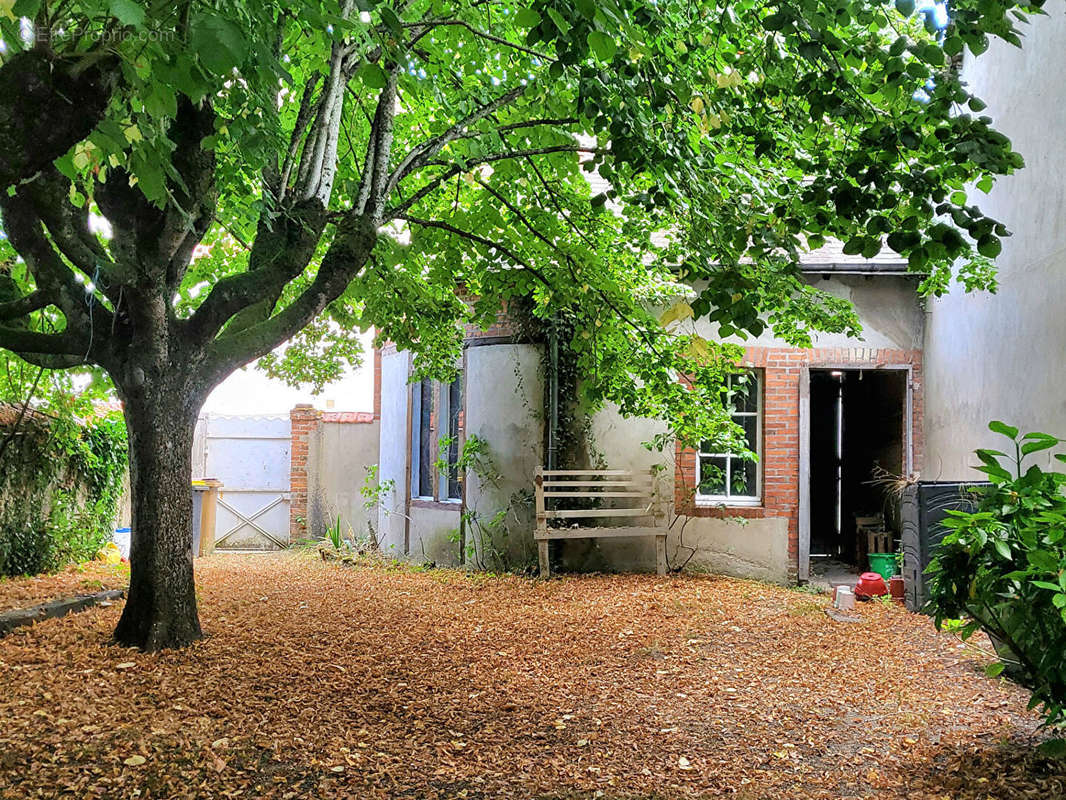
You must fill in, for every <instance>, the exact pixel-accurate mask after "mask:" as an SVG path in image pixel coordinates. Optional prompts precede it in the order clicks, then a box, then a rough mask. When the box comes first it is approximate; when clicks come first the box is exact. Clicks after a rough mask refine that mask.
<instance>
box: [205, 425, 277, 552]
mask: <svg viewBox="0 0 1066 800" xmlns="http://www.w3.org/2000/svg"><path fill="white" fill-rule="evenodd" d="M291 442H292V438H291V430H290V426H289V417H288V415H285V416H228V415H226V416H224V415H216V414H206V415H204V416H202V417H200V420H199V422H198V423H197V426H196V440H195V443H194V445H193V478H218V479H219V480H220V481H222V494H221V496H220V497H219V501H218V512H217V514H216V517H215V547H217V548H219V549H222V550H277V549H279V548H283V547H287V546H288V544H289V450H290V447H291Z"/></svg>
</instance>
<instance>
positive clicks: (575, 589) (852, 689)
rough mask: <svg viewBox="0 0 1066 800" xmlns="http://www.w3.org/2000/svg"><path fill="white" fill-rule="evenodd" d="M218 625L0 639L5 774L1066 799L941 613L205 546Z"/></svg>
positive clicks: (1006, 701)
mask: <svg viewBox="0 0 1066 800" xmlns="http://www.w3.org/2000/svg"><path fill="white" fill-rule="evenodd" d="M197 576H198V583H199V585H200V598H201V617H202V621H203V624H204V629H205V630H206V631H207V632H208V634H209V637H208V638H207V639H206V640H204V641H203V642H200V643H198V644H196V645H195V646H194V647H192V648H190V649H188V650H185V651H181V652H170V653H163V654H156V655H143V654H139V653H135V652H131V651H129V650H125V649H122V648H119V647H115V646H113V645H109V644H108V637H109V635H110V633H111V630H112V628H113V627H114V625H115V622H116V620H117V617H118V613H119V612H118V608H117V607H113V608H106V609H94V610H91V611H88V612H85V613H83V614H78V615H76V616H73V617H68V618H66V619H63V620H55V621H50V622H46V623H42V624H41V625H38V626H35V627H34V628H32V629H30V628H26V629H22V630H20V631H17V632H15V633H13V634H11V635H10V636H9V637H7V638H6V639H4V640H0V687H3V689H2V691H0V797H4V798H16V797H17V798H24V797H56V796H64V797H78V798H80V797H85V798H122V797H134V796H137V797H140V798H162V797H168V798H169V797H174V798H177V797H209V796H210V797H272V798H302V797H353V798H375V797H381V798H385V797H409V798H460V797H462V798H489V797H550V798H577V797H590V798H592V797H605V798H615V797H617V798H622V797H626V798H652V797H655V798H668V797H670V798H672V797H696V796H735V797H744V798H749V799H751V798H763V797H767V798H769V797H774V798H781V797H785V798H789V797H795V798H807V797H811V798H823V797H824V798H840V797H867V796H876V797H879V798H894V797H948V798H978V797H980V798H984V797H997V798H998V797H1002V798H1014V797H1029V796H1033V797H1038V796H1039V797H1062V796H1064V795H1066V768H1063V767H1062V766H1061V765H1058V764H1056V763H1054V762H1048V761H1046V760H1044V759H1043V758H1040V757H1037V756H1035V755H1034V754H1033V752H1032V748H1031V744H1032V743H1033V742H1034V741H1035V738H1034V736H1035V731H1036V726H1037V719H1036V718H1035V717H1034V716H1032V715H1029V714H1026V713H1025V711H1024V708H1025V699H1026V698H1025V695H1024V693H1023V692H1021V691H1020V690H1019V689H1017V688H1016V687H1013V686H1012V685H1010V684H1008V683H1006V682H1004V681H1001V680H992V679H989V678H986V677H984V676H983V675H982V674H980V673H979V671H978V668H979V666H980V663H979V661H980V657H978V656H974V655H972V654H970V653H967V652H964V651H962V650H960V649H959V647H958V645H957V643H956V642H955V640H954V639H952V638H950V637H947V636H938V635H936V634H935V632H934V631H933V628H932V625H931V624H930V623H929V621H928V619H926V618H924V617H920V616H915V615H911V614H908V613H906V612H904V611H902V610H900V609H896V608H888V607H881V606H879V605H864V606H863V607H862V608H861V609H860V613H861V615H862V617H863V622H862V623H859V624H841V623H836V622H833V621H831V620H829V619H828V618H827V617H826V615H825V614H824V613H823V606H824V603H825V600H824V599H823V598H819V597H812V596H810V595H804V594H800V593H797V592H792V591H788V590H785V589H779V588H776V587H772V586H766V585H762V584H757V583H751V582H745V581H735V580H725V579H714V578H707V577H690V578H659V577H655V576H590V577H574V578H564V579H562V580H553V581H550V582H534V581H529V580H525V579H521V578H509V577H505V578H487V577H483V576H465V575H463V574H461V573H457V572H429V573H417V572H409V571H404V570H388V569H385V568H350V567H340V566H333V565H328V564H324V563H322V562H321V561H318V560H311V559H308V558H306V557H299V556H294V555H289V554H284V555H276V556H215V557H213V558H210V559H204V560H202V561H200V562H198V570H197Z"/></svg>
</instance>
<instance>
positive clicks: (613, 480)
mask: <svg viewBox="0 0 1066 800" xmlns="http://www.w3.org/2000/svg"><path fill="white" fill-rule="evenodd" d="M655 475H656V471H655V470H654V469H652V470H648V471H646V472H645V471H637V472H634V471H633V470H625V469H552V470H547V469H544V468H543V467H537V470H536V473H535V476H534V478H533V489H534V495H535V498H536V505H537V527H538V528H545V527H547V521H548V520H550V519H596V518H602V517H651V516H656V515H657V514H658V511H657V509H656V505H657V502H658V500H657V498H656V496H655ZM570 499H580V500H599V499H604V500H611V501H612V506H611V507H610V508H574V507H573V505H575V504H573V503H567V502H565V501H566V500H570ZM548 501H553V502H552V508H548ZM560 501H562V502H560ZM568 506H569V507H568Z"/></svg>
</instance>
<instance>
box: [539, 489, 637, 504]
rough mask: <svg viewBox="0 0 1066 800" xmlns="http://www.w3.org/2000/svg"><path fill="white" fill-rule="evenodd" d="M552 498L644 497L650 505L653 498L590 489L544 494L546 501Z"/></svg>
mask: <svg viewBox="0 0 1066 800" xmlns="http://www.w3.org/2000/svg"><path fill="white" fill-rule="evenodd" d="M550 497H588V498H593V499H594V498H597V497H644V498H647V500H648V502H649V503H650V502H651V497H649V496H648V493H647V492H624V491H618V492H615V491H610V492H593V491H590V490H588V489H586V490H585V491H581V490H577V491H573V492H545V493H544V499H545V500H547V499H548V498H550Z"/></svg>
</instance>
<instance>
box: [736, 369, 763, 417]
mask: <svg viewBox="0 0 1066 800" xmlns="http://www.w3.org/2000/svg"><path fill="white" fill-rule="evenodd" d="M732 395H733V397H732V400H733V409H734V410H735V411H751V412H755V411H758V410H759V377H758V375H756V374H755V373H754V372H749V373H745V374H744V375H735V376H733V388H732Z"/></svg>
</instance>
